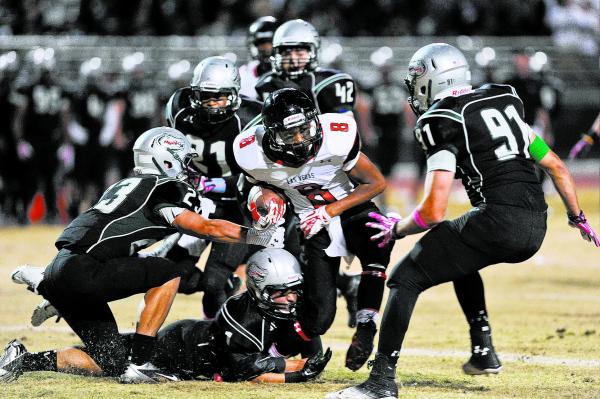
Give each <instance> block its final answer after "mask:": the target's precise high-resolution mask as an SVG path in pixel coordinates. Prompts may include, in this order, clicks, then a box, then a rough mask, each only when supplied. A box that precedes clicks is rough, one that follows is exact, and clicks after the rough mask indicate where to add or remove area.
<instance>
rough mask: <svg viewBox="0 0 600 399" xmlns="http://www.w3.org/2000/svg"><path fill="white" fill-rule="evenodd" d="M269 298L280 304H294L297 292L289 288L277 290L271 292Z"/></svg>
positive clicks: (296, 299)
mask: <svg viewBox="0 0 600 399" xmlns="http://www.w3.org/2000/svg"><path fill="white" fill-rule="evenodd" d="M271 300H272V301H273V302H275V303H278V304H281V305H295V304H296V302H297V301H298V292H296V291H294V290H291V289H288V290H286V291H282V290H277V291H274V292H273V293H272V294H271Z"/></svg>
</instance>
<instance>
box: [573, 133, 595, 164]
mask: <svg viewBox="0 0 600 399" xmlns="http://www.w3.org/2000/svg"><path fill="white" fill-rule="evenodd" d="M592 143H593V141H591V140H590V138H589V136H584V137H582V138H581V139H580V140H579V141H578V142H577V143H575V145H574V146H573V148H571V151H569V159H575V158H577V157H578V156H579V155H580V154H584V153H586V152H587V151H589V149H590V147H591V146H592Z"/></svg>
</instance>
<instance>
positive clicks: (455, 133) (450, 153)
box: [414, 109, 463, 172]
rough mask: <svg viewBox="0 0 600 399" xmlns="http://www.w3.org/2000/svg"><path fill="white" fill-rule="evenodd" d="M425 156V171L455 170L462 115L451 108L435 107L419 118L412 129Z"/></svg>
mask: <svg viewBox="0 0 600 399" xmlns="http://www.w3.org/2000/svg"><path fill="white" fill-rule="evenodd" d="M414 134H415V138H416V140H417V141H418V142H419V144H420V145H421V147H422V148H423V150H424V151H425V155H426V157H427V171H428V172H430V171H432V170H448V171H451V172H454V171H455V170H456V156H457V155H458V151H459V148H460V140H461V138H462V137H463V136H462V116H461V115H460V114H459V113H457V112H455V111H452V110H448V109H435V110H430V111H428V112H426V113H425V114H424V115H423V116H421V117H420V118H419V120H418V121H417V124H416V126H415V129H414Z"/></svg>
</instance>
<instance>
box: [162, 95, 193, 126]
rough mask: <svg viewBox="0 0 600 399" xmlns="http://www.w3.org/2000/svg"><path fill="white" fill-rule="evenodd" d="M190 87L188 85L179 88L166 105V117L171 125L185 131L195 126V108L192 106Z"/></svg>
mask: <svg viewBox="0 0 600 399" xmlns="http://www.w3.org/2000/svg"><path fill="white" fill-rule="evenodd" d="M189 96H190V89H189V88H187V87H184V88H181V89H178V90H177V91H176V92H175V93H173V95H172V96H171V97H170V98H169V101H168V102H167V105H166V106H165V119H166V121H167V124H168V125H169V127H173V128H175V129H179V130H182V131H185V130H186V128H193V117H194V110H193V109H192V107H191V104H190V100H189Z"/></svg>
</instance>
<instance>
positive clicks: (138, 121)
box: [119, 85, 160, 140]
mask: <svg viewBox="0 0 600 399" xmlns="http://www.w3.org/2000/svg"><path fill="white" fill-rule="evenodd" d="M119 97H121V98H123V100H124V101H125V111H124V113H123V133H124V134H125V135H126V136H127V137H128V138H129V139H131V140H135V139H136V138H137V137H138V136H139V135H140V134H142V133H143V132H145V131H146V130H148V129H151V128H153V127H154V126H155V125H156V123H157V122H158V116H159V114H160V103H159V94H158V91H157V90H156V89H155V88H153V87H148V86H144V85H142V86H136V87H130V88H129V89H128V90H126V91H125V92H122V93H120V94H119Z"/></svg>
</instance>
